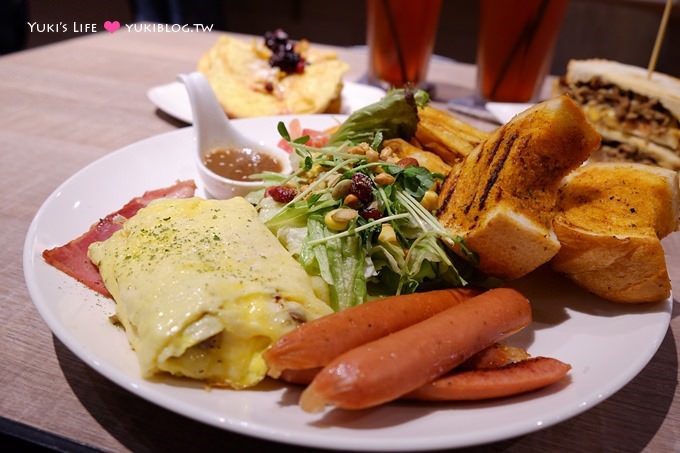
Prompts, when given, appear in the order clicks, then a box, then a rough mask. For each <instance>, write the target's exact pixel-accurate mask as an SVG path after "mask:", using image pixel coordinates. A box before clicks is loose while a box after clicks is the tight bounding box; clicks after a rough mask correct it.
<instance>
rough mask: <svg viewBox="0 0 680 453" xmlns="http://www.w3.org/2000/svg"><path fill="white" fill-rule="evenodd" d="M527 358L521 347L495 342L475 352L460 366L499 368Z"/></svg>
mask: <svg viewBox="0 0 680 453" xmlns="http://www.w3.org/2000/svg"><path fill="white" fill-rule="evenodd" d="M528 358H529V354H528V353H527V351H526V350H524V349H522V348H518V347H516V346H508V345H505V344H500V343H496V344H492V345H491V346H489V347H488V348H486V349H483V350H481V351H479V352H478V353H477V354H475V355H473V356H472V357H470V358H469V359H467V360H466V361H465V362H463V363H461V365H460V368H461V369H467V370H481V369H486V368H500V367H502V366H505V365H509V364H511V363H513V362H519V361H520V360H526V359H528Z"/></svg>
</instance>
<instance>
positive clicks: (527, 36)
mask: <svg viewBox="0 0 680 453" xmlns="http://www.w3.org/2000/svg"><path fill="white" fill-rule="evenodd" d="M549 1H550V0H543V1H542V2H541V5H540V6H539V7H538V13H537V14H536V15H535V16H534V18H533V20H532V21H531V22H530V23H529V24H528V25H527V26H526V27H525V28H524V30H522V34H521V35H520V36H519V38H518V39H517V41H515V45H514V46H513V47H512V49H511V50H510V54H509V55H508V58H506V59H505V61H504V62H503V66H502V67H501V71H500V72H499V73H498V78H496V81H495V82H494V84H493V87H492V88H491V93H490V94H489V97H490V98H491V99H493V98H494V96H495V95H496V91H498V88H500V84H501V82H502V81H503V79H504V78H505V75H506V74H507V72H508V69H510V65H511V64H512V61H513V60H514V59H515V58H516V57H517V54H518V53H519V51H520V50H521V49H522V48H527V49H528V48H529V44H530V43H531V40H532V39H533V38H534V35H535V34H536V32H537V31H538V27H539V26H540V25H541V22H542V21H543V16H545V10H546V9H547V8H548V3H549Z"/></svg>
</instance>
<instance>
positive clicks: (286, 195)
mask: <svg viewBox="0 0 680 453" xmlns="http://www.w3.org/2000/svg"><path fill="white" fill-rule="evenodd" d="M265 195H267V196H270V197H272V198H273V199H274V201H278V202H279V203H288V202H289V201H291V200H292V199H293V198H295V196H296V195H297V190H295V189H293V188H292V187H288V186H271V187H268V188H267V190H265Z"/></svg>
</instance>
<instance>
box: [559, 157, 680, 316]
mask: <svg viewBox="0 0 680 453" xmlns="http://www.w3.org/2000/svg"><path fill="white" fill-rule="evenodd" d="M677 226H678V173H677V172H675V171H673V170H668V169H665V168H659V167H655V166H651V165H643V164H634V163H620V162H599V163H591V164H589V165H586V166H583V167H581V168H579V169H577V170H575V171H574V172H572V173H571V174H569V176H567V177H566V178H565V179H564V182H563V184H562V186H561V187H560V191H559V197H558V205H557V213H556V215H555V218H554V220H553V227H554V230H555V233H556V235H557V238H558V240H559V241H560V244H561V248H560V250H559V252H558V253H557V255H556V256H555V257H554V258H553V259H552V261H551V266H552V268H553V269H554V270H556V271H558V272H561V273H563V274H565V275H566V276H567V277H569V278H570V279H571V280H573V281H574V282H575V283H576V284H577V285H579V286H582V287H583V288H585V289H587V290H589V291H590V292H592V293H594V294H597V295H598V296H601V297H603V298H605V299H608V300H611V301H615V302H627V303H640V302H657V301H659V300H663V299H665V298H667V297H669V295H670V290H671V285H670V281H669V277H668V272H667V269H666V262H665V259H664V250H663V247H662V246H661V239H662V238H663V237H665V236H667V235H668V234H670V233H672V232H673V231H675V230H676V229H677Z"/></svg>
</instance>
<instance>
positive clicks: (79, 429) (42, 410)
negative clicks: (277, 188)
mask: <svg viewBox="0 0 680 453" xmlns="http://www.w3.org/2000/svg"><path fill="white" fill-rule="evenodd" d="M216 38H217V35H216V34H214V33H213V34H209V33H163V32H159V33H153V32H151V33H144V32H126V31H125V30H123V29H121V30H119V31H118V32H116V33H112V34H109V33H97V34H94V35H88V36H83V37H80V38H76V39H73V40H69V41H64V42H61V43H57V44H52V45H49V46H45V47H40V48H36V49H32V50H28V51H24V52H19V53H15V54H10V55H6V56H3V57H0V99H1V100H2V102H0V118H1V119H0V148H1V152H0V159H1V162H2V165H0V193H2V203H1V204H0V224H1V225H2V235H0V249H1V250H2V252H1V253H3V255H4V257H3V260H2V264H1V266H2V272H0V300H2V310H0V342H1V344H2V347H1V348H0V360H1V361H2V367H0V388H1V389H2V391H1V392H0V417H2V419H1V420H2V423H0V429H2V430H5V431H9V432H13V433H14V434H15V435H16V434H17V433H19V435H21V433H25V432H28V434H27V435H28V436H29V437H33V439H34V440H36V441H39V439H40V433H42V432H44V433H47V434H48V435H54V436H58V437H59V438H63V439H65V440H66V441H71V442H73V443H74V444H72V445H71V449H75V447H77V446H78V445H82V446H85V447H93V448H96V449H102V450H108V451H128V450H129V451H156V450H161V449H162V450H166V451H175V450H177V451H180V450H189V449H192V450H199V449H200V450H208V449H215V448H217V449H220V450H224V449H225V448H226V449H227V450H228V451H231V450H241V449H246V448H248V449H251V448H252V449H255V448H258V447H261V448H266V447H271V446H275V447H276V448H278V449H279V451H300V450H305V449H304V448H301V447H294V446H287V445H277V444H273V443H271V442H268V441H264V440H259V439H255V438H250V437H247V436H242V435H238V434H235V433H231V432H227V431H223V430H219V429H217V428H213V427H210V426H207V425H203V424H201V423H198V422H195V421H192V420H189V419H187V418H184V417H183V416H180V415H177V414H174V413H172V412H169V411H167V410H165V409H162V408H160V407H157V406H155V405H154V404H151V403H149V402H147V401H145V400H143V399H141V398H139V397H137V396H135V395H133V394H131V393H128V392H127V391H126V390H124V389H122V388H120V387H118V386H116V385H113V384H111V383H110V382H109V381H108V380H107V379H106V378H104V377H102V376H101V375H99V374H98V373H97V372H95V371H94V370H92V369H91V368H89V367H88V366H87V365H86V364H84V363H83V362H82V361H80V360H79V359H78V358H77V357H76V356H74V355H73V354H72V353H71V352H70V351H69V350H68V349H67V348H66V347H65V346H64V345H63V344H62V343H61V342H60V341H59V340H58V339H57V338H56V337H54V336H53V335H52V334H51V332H50V330H49V328H48V327H47V325H46V324H45V323H44V322H43V320H42V319H41V318H40V316H39V314H38V312H37V310H36V309H35V307H34V306H33V304H32V302H31V298H30V296H29V294H28V291H27V289H26V285H25V282H24V275H23V270H22V252H23V242H24V238H25V235H26V232H27V229H28V226H29V224H30V222H31V220H32V218H33V216H34V215H35V213H36V211H37V209H38V208H39V207H40V205H41V204H42V203H43V201H44V200H45V199H46V197H47V196H48V195H50V193H51V192H52V191H53V190H54V189H55V188H56V187H57V186H58V185H59V184H61V183H62V182H63V181H64V180H65V179H67V178H68V177H69V176H71V175H72V174H73V173H75V172H76V171H78V170H79V169H81V168H82V167H84V166H85V165H87V164H88V163H90V162H92V161H94V160H96V159H98V158H100V157H102V156H104V155H106V154H107V153H110V152H112V151H114V150H116V149H118V148H120V147H122V146H124V145H127V144H130V143H133V142H136V141H138V140H140V139H143V138H146V137H150V136H153V135H156V134H159V133H163V132H167V131H172V130H175V129H177V128H178V127H182V126H184V124H182V123H181V122H179V121H176V120H174V119H172V118H171V117H169V116H167V115H165V114H163V113H162V112H159V111H157V110H156V109H155V107H154V106H153V105H152V104H151V103H150V102H149V100H148V99H147V97H146V91H147V90H148V89H149V88H150V87H153V86H156V85H161V84H165V83H168V82H169V81H172V80H174V78H175V75H176V74H178V73H181V72H187V71H191V70H193V69H194V67H195V64H196V62H197V60H198V58H199V57H200V55H201V53H202V52H203V51H205V49H207V48H208V47H210V46H211V45H212V44H213V43H214V41H215V40H216ZM337 50H338V53H339V54H340V56H341V58H343V59H345V60H346V61H348V62H349V63H350V65H351V68H352V69H351V70H350V73H349V74H348V76H347V79H348V80H360V79H361V78H362V77H363V75H364V74H363V71H364V70H365V67H366V55H365V53H364V50H363V49H360V48H356V49H342V48H339V49H337ZM429 81H431V82H433V83H434V84H435V87H436V89H437V91H436V95H437V98H439V99H444V98H447V97H454V96H459V95H465V94H470V93H471V87H472V86H473V84H474V67H472V66H470V65H462V64H456V63H455V62H451V61H447V60H444V59H434V60H433V62H432V64H431V66H430V74H429ZM664 247H665V250H666V253H667V262H668V264H669V272H670V274H671V280H672V284H673V287H674V288H680V233H675V234H673V235H671V236H669V237H668V238H666V239H665V240H664ZM678 313H680V311H679V309H678V304H677V300H675V301H674V303H673V314H672V320H671V328H670V329H669V330H668V332H667V333H666V336H665V338H664V339H663V342H662V343H661V346H660V348H659V350H658V352H657V353H656V355H655V356H654V357H653V359H652V360H651V362H650V363H649V364H648V365H647V366H646V367H645V368H644V369H643V370H642V371H641V372H640V373H639V375H638V376H637V377H635V378H634V379H633V380H632V381H631V382H630V383H629V384H627V385H626V386H625V387H624V388H623V389H622V390H620V391H619V392H617V393H615V394H614V395H613V396H612V397H610V398H609V399H607V400H606V401H604V402H602V403H600V404H598V405H597V406H595V407H593V408H592V409H590V410H588V411H587V412H584V413H583V414H581V415H579V416H576V417H574V418H571V419H569V420H567V421H565V422H562V423H560V424H558V425H555V426H553V427H550V428H546V429H544V430H541V431H538V432H535V433H533V434H529V435H525V436H521V437H518V438H514V439H509V440H505V441H501V442H498V443H494V444H488V445H485V446H480V447H473V448H470V449H468V450H470V451H477V450H479V451H513V452H520V451H521V452H527V451H536V452H538V451H541V452H543V451H617V452H625V451H631V452H633V451H680V392H679V391H678V355H679V352H678V351H679V346H680V343H679V340H678V337H676V336H675V334H676V333H678V334H680V320H678V319H677V314H678ZM625 353H626V351H621V354H622V357H624V356H625ZM624 359H625V358H624ZM32 428H35V429H36V430H39V431H33V430H32ZM48 443H49V442H48Z"/></svg>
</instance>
